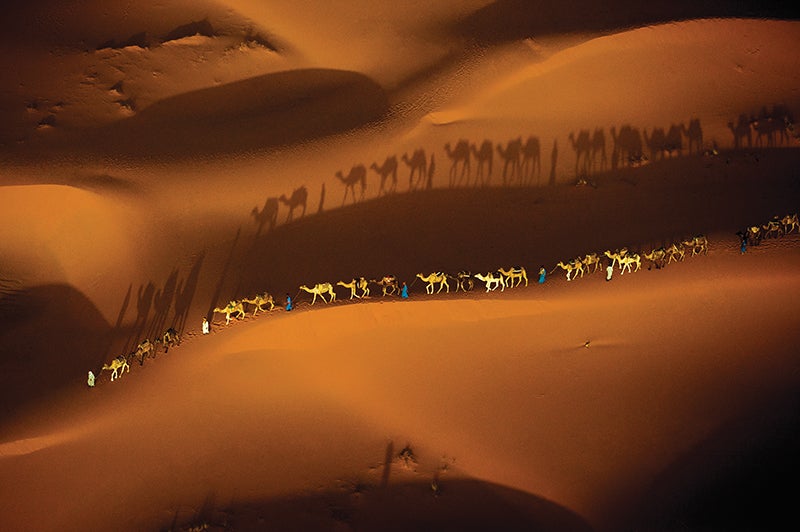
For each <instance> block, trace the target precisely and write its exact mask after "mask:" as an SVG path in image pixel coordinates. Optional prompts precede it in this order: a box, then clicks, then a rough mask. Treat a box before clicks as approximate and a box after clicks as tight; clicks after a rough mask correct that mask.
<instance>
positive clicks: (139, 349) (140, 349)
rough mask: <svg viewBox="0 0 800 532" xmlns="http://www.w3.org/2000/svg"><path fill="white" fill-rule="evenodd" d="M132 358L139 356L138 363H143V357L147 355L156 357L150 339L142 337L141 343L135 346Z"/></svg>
mask: <svg viewBox="0 0 800 532" xmlns="http://www.w3.org/2000/svg"><path fill="white" fill-rule="evenodd" d="M133 356H134V358H136V357H138V358H139V365H140V366H143V365H144V359H145V358H147V357H148V356H150V357H152V358H155V357H156V346H155V345H153V344H152V343H151V342H150V340H148V339H146V338H145V339H144V340H143V341H142V343H140V344H139V345H138V346H136V351H135V352H134V353H133Z"/></svg>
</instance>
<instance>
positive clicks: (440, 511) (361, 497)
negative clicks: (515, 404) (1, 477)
mask: <svg viewBox="0 0 800 532" xmlns="http://www.w3.org/2000/svg"><path fill="white" fill-rule="evenodd" d="M440 486H441V490H440V492H439V495H438V496H437V495H435V494H434V492H433V491H432V489H431V486H430V484H429V483H427V482H418V483H397V484H392V485H389V486H388V487H386V488H380V487H377V486H368V485H364V484H356V485H352V486H349V487H348V488H343V489H342V490H339V491H336V492H327V493H319V494H316V495H309V496H305V497H302V496H298V497H286V498H279V499H273V500H266V501H245V502H234V503H232V504H230V505H224V506H220V505H218V504H215V502H214V501H215V497H214V496H210V497H207V498H206V501H204V503H203V504H202V505H201V507H200V509H199V511H198V512H196V514H195V515H186V516H183V515H180V514H176V515H175V518H174V520H173V522H172V523H171V524H170V523H165V524H164V525H165V526H164V527H162V528H163V529H165V530H166V529H171V530H175V529H176V525H177V526H184V527H190V526H203V525H204V524H205V525H208V526H210V527H212V529H216V528H215V527H224V528H225V529H226V530H227V529H232V530H264V529H270V530H338V529H339V528H342V529H343V530H364V531H372V530H374V531H390V530H398V531H400V530H402V531H406V530H459V531H461V530H504V531H511V530H526V531H529V530H548V531H570V532H588V531H590V530H591V527H590V526H589V525H588V524H587V523H586V522H585V521H584V520H583V519H582V518H581V517H580V516H578V515H577V514H575V513H574V512H572V511H570V510H568V509H566V508H564V507H562V506H559V505H558V504H555V503H553V502H550V501H547V500H545V499H543V498H541V497H537V496H535V495H531V494H528V493H524V492H521V491H518V490H514V489H511V488H507V487H504V486H500V485H497V484H491V483H489V482H481V481H478V480H473V479H466V480H461V479H459V480H455V479H454V480H444V481H441V482H440Z"/></svg>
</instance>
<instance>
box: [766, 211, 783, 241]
mask: <svg viewBox="0 0 800 532" xmlns="http://www.w3.org/2000/svg"><path fill="white" fill-rule="evenodd" d="M761 229H762V231H763V232H764V238H776V237H779V236H783V225H782V224H781V222H780V220H779V219H778V217H777V216H776V217H775V218H773V219H772V220H770V221H768V222H767V223H765V224H764V225H762V226H761Z"/></svg>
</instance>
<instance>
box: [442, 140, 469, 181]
mask: <svg viewBox="0 0 800 532" xmlns="http://www.w3.org/2000/svg"><path fill="white" fill-rule="evenodd" d="M444 151H445V152H446V153H447V157H448V158H449V159H450V160H451V161H453V162H452V163H451V164H450V188H452V187H454V186H458V185H461V182H462V181H463V180H464V178H465V177H466V181H465V182H464V184H465V185H469V174H470V161H469V157H470V155H469V142H468V141H466V140H464V139H460V140H459V141H458V142H457V143H456V145H455V148H452V149H451V148H450V143H449V142H448V143H447V144H445V145H444ZM458 163H461V175H460V176H459V177H458V183H456V174H457V173H458Z"/></svg>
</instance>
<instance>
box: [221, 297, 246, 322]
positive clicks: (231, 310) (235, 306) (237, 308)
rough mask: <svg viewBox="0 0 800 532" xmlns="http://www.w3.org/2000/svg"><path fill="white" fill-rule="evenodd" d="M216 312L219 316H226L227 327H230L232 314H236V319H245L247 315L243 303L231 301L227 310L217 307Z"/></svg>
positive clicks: (226, 307)
mask: <svg viewBox="0 0 800 532" xmlns="http://www.w3.org/2000/svg"><path fill="white" fill-rule="evenodd" d="M214 312H215V313H217V314H225V325H230V323H231V314H236V318H239V319H241V318H244V317H245V316H246V315H247V314H245V312H244V305H243V304H242V302H241V301H235V300H233V299H232V300H230V301H229V302H228V304H227V305H226V306H225V308H219V307H216V308H215V309H214Z"/></svg>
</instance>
